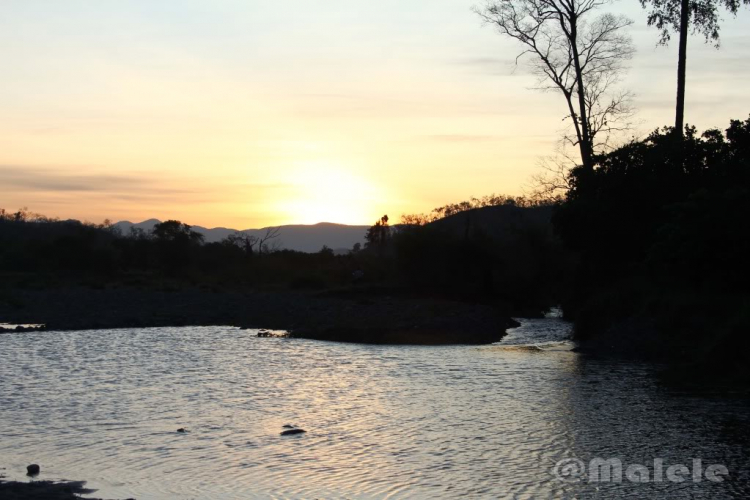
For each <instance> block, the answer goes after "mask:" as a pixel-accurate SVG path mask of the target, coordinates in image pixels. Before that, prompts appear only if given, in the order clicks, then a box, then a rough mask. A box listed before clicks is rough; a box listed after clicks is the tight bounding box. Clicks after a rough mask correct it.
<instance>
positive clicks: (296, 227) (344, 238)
mask: <svg viewBox="0 0 750 500" xmlns="http://www.w3.org/2000/svg"><path fill="white" fill-rule="evenodd" d="M160 222H162V221H160V220H159V219H148V220H145V221H143V222H138V223H133V222H130V221H120V222H117V223H115V224H113V226H114V227H115V228H117V229H119V230H120V231H121V232H122V234H123V235H125V236H126V235H127V234H128V233H129V232H130V230H131V228H136V229H142V230H144V231H146V232H150V231H151V230H152V229H153V228H154V226H156V225H157V224H159V223H160ZM277 227H278V228H279V237H278V239H277V240H276V241H277V244H278V246H279V248H280V249H285V250H295V251H297V252H306V253H313V252H318V251H319V250H320V249H321V248H323V246H326V247H328V248H332V249H334V250H335V251H343V250H349V249H351V248H352V247H353V246H354V245H355V244H356V243H359V244H360V245H362V244H364V242H365V232H366V231H367V228H368V227H369V226H350V225H346V224H335V223H331V222H320V223H318V224H311V225H306V224H290V225H284V226H277ZM191 229H192V230H193V231H195V232H196V233H198V234H201V235H203V238H204V241H205V242H206V243H218V242H220V241H221V240H223V239H224V238H226V237H227V236H230V235H232V234H235V233H237V232H240V233H244V234H247V235H249V236H256V237H260V236H262V235H263V234H264V233H265V232H266V231H267V230H268V229H269V228H267V227H264V228H260V229H242V230H237V229H231V228H226V227H215V228H206V227H202V226H191Z"/></svg>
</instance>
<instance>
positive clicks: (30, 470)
mask: <svg viewBox="0 0 750 500" xmlns="http://www.w3.org/2000/svg"><path fill="white" fill-rule="evenodd" d="M26 474H27V475H29V476H36V475H37V474H39V466H38V465H37V464H31V465H29V466H27V467H26Z"/></svg>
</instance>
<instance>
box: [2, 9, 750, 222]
mask: <svg viewBox="0 0 750 500" xmlns="http://www.w3.org/2000/svg"><path fill="white" fill-rule="evenodd" d="M479 3H480V1H479V0H429V1H426V0H379V1H377V2H374V1H356V0H355V1H352V0H318V1H315V2H313V1H295V0H291V1H286V2H280V1H278V0H218V1H217V0H161V1H154V0H129V1H127V2H124V1H115V0H96V1H92V0H64V1H62V0H46V1H43V0H3V2H2V3H0V62H1V63H2V65H1V66H0V67H1V68H2V69H0V71H2V77H1V78H2V85H0V118H1V120H0V207H4V208H6V209H9V210H12V209H17V208H19V207H23V206H26V207H28V208H29V209H30V210H32V211H34V212H40V213H44V214H46V215H50V216H58V217H61V218H78V219H86V220H89V221H94V222H100V221H102V220H103V219H104V218H110V219H113V220H125V219H127V220H131V221H140V220H143V219H147V218H151V217H156V218H160V219H167V218H176V219H180V220H182V221H185V222H188V223H191V224H200V225H203V226H210V227H213V226H226V227H234V228H240V229H244V228H252V227H262V226H268V225H277V224H288V223H315V222H320V221H329V222H341V223H350V224H368V223H371V222H373V221H374V220H375V219H376V218H378V217H379V216H380V215H383V214H384V213H387V214H389V215H390V216H391V217H392V218H394V219H397V218H398V216H400V215H401V214H403V213H411V212H423V211H429V210H430V209H431V208H433V207H435V206H439V205H442V204H445V203H448V202H454V201H460V200H462V199H465V198H468V197H470V196H472V195H473V196H481V195H485V194H490V193H493V192H494V193H498V194H499V193H503V194H522V193H523V191H524V187H525V186H526V185H527V184H528V180H529V177H530V176H531V175H533V174H534V173H535V172H536V171H537V168H538V167H537V163H538V161H539V159H540V158H541V157H542V156H544V155H549V154H551V153H552V152H553V150H554V147H555V144H556V142H557V140H558V138H559V135H560V131H561V129H562V127H563V123H562V122H561V119H562V117H563V116H564V115H565V110H564V106H563V101H561V99H560V97H559V96H558V95H557V94H552V93H547V94H543V93H539V92H537V91H534V90H531V87H533V86H534V85H535V79H534V77H533V76H531V75H530V74H529V72H528V70H527V67H526V66H525V65H522V66H520V67H519V68H517V69H515V70H514V65H513V60H514V57H515V55H516V54H517V52H518V50H517V46H516V45H515V44H514V43H513V42H511V41H510V40H507V39H504V38H501V37H500V36H499V35H498V34H497V33H496V32H494V31H493V29H492V28H491V27H488V26H485V27H483V26H482V23H481V21H480V19H479V18H478V17H477V16H476V15H475V14H474V13H473V12H472V11H471V7H472V6H473V5H476V4H479ZM610 10H612V11H617V12H624V13H626V14H627V15H628V16H629V17H631V18H632V19H633V20H634V21H635V25H634V26H633V27H632V28H631V29H630V33H631V35H632V36H633V38H634V41H635V43H636V46H637V50H638V52H637V54H636V56H635V57H634V59H633V60H632V62H631V70H630V73H629V76H628V78H627V80H626V81H625V84H624V86H625V87H627V88H630V89H631V90H632V91H633V92H634V93H635V94H636V100H635V105H636V107H637V108H638V110H639V113H638V119H639V126H638V129H637V131H636V133H637V135H639V136H640V135H643V134H645V133H647V132H648V131H649V130H652V129H654V128H655V127H657V126H661V125H666V124H670V123H672V121H673V104H674V92H675V91H674V87H675V72H676V69H675V68H676V50H677V46H676V41H675V42H673V43H672V44H671V45H670V46H669V47H666V48H664V47H658V48H657V47H656V41H657V38H658V34H657V31H656V30H655V29H653V28H649V27H647V26H646V15H645V12H644V11H643V10H642V9H641V8H640V5H639V3H638V2H637V1H635V0H628V1H626V2H619V3H615V4H613V7H612V9H610ZM724 18H725V21H724V23H723V28H722V47H721V49H720V50H718V51H717V50H716V49H714V48H712V47H710V46H707V45H704V43H703V40H702V38H700V37H698V36H694V37H692V38H691V39H690V45H689V56H688V86H687V110H686V117H687V121H688V122H689V123H691V124H695V125H697V126H698V127H699V129H704V128H708V127H714V126H718V127H722V128H725V127H726V125H727V124H728V121H729V119H730V118H743V119H744V118H747V116H748V113H750V92H749V91H748V88H750V83H749V82H750V57H748V56H749V55H750V10H749V9H743V10H742V11H741V12H740V13H739V15H738V17H737V19H736V20H735V19H733V18H732V17H731V16H730V15H728V14H727V15H724Z"/></svg>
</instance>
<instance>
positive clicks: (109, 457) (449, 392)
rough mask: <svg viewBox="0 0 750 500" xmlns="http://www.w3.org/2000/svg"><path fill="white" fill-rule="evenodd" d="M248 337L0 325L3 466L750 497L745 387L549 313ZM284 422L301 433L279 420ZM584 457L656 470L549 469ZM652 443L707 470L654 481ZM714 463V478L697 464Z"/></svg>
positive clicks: (195, 484)
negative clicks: (450, 337)
mask: <svg viewBox="0 0 750 500" xmlns="http://www.w3.org/2000/svg"><path fill="white" fill-rule="evenodd" d="M255 334H256V332H255V331H253V330H239V329H236V328H231V327H203V328H154V329H123V330H110V331H107V330H102V331H78V332H45V333H20V334H7V335H0V475H5V476H6V477H7V478H8V479H21V478H23V475H22V474H23V472H25V467H26V465H27V464H29V463H33V462H35V463H39V464H40V465H41V467H42V474H41V476H40V479H63V478H64V479H72V480H75V479H83V480H87V481H88V482H89V483H88V486H89V487H92V488H97V489H98V492H97V493H96V496H100V497H104V498H127V497H136V498H139V499H141V500H144V499H156V500H167V499H245V498H305V499H307V498H309V499H312V498H425V499H428V498H529V499H531V498H533V499H543V498H550V499H552V498H555V499H558V498H603V499H608V498H612V499H614V498H624V497H632V498H641V499H642V498H655V499H657V498H658V499H662V498H706V499H709V498H710V499H717V498H749V497H750V480H749V479H750V473H749V472H748V469H747V466H748V465H750V461H749V460H748V459H749V458H750V433H749V432H747V431H748V429H749V428H750V427H749V426H748V416H750V412H748V409H750V405H748V403H747V400H746V399H744V398H743V397H740V395H731V394H729V395H727V394H726V393H725V392H721V393H719V392H718V391H717V392H716V393H715V394H712V393H711V392H701V393H694V392H691V391H684V390H682V391H678V390H675V389H671V388H668V387H664V386H663V385H661V384H659V383H658V381H657V377H655V372H656V370H657V369H658V368H657V367H653V366H650V365H646V364H638V363H631V362H613V361H611V360H609V361H605V360H597V359H595V358H591V357H587V356H584V355H581V354H578V353H575V352H571V351H570V348H571V346H572V345H571V344H570V343H569V342H568V341H567V340H566V339H567V338H568V336H569V327H568V325H567V324H566V323H564V322H563V321H561V320H559V319H556V318H545V319H535V320H523V324H522V326H521V327H519V328H517V329H515V330H513V331H511V332H510V334H509V335H508V336H507V337H506V338H505V339H504V340H503V341H502V342H501V343H498V344H495V345H491V346H481V347H476V346H451V347H403V346H401V347H391V346H366V345H349V344H338V343H325V342H315V341H307V340H298V339H278V338H257V337H256V336H255ZM285 424H291V425H295V426H298V427H301V428H303V429H305V430H306V431H307V432H306V433H305V434H301V435H298V436H285V437H282V436H280V432H281V431H282V430H283V429H282V426H283V425H285ZM178 428H185V429H186V430H187V432H186V433H178V432H176V430H177V429H178ZM596 458H603V459H617V460H620V461H621V463H622V464H623V470H626V468H627V467H628V466H629V465H635V464H642V465H643V466H645V467H646V470H647V472H648V473H649V477H648V479H649V481H648V482H641V483H635V482H632V481H630V480H629V479H628V478H627V477H623V478H622V480H621V481H620V482H617V481H596V480H595V479H596V477H593V478H592V477H591V476H588V475H584V476H582V477H580V478H578V480H575V481H574V479H575V478H574V477H573V474H574V473H573V472H572V470H571V469H570V468H569V467H561V468H558V469H557V470H558V472H560V473H561V474H563V475H564V479H566V480H565V481H563V480H560V479H558V478H557V477H556V475H555V473H554V469H555V466H556V464H557V463H558V462H559V461H561V460H568V461H567V462H566V464H567V465H568V466H570V464H571V463H572V462H571V460H573V459H576V460H581V461H582V462H583V464H584V465H585V466H588V465H590V464H589V462H590V461H591V460H592V459H596ZM655 459H661V460H663V468H664V470H666V469H667V467H669V466H672V465H675V466H679V465H680V464H684V465H685V466H686V467H689V468H690V469H697V467H696V464H694V463H693V459H700V460H701V468H700V471H699V472H698V476H696V477H699V478H701V481H697V482H696V481H693V479H692V476H691V475H688V476H685V474H683V473H682V472H680V471H678V472H677V473H676V476H675V475H674V474H673V475H671V476H670V477H671V478H672V479H680V478H682V479H684V480H683V481H682V482H674V481H672V480H670V479H669V478H667V477H662V478H661V479H662V480H661V481H659V482H656V481H654V480H653V479H654V476H656V475H657V473H656V467H655V464H654V460H655ZM575 463H577V462H575ZM575 463H574V465H575ZM710 465H723V466H724V467H726V470H727V472H728V475H722V472H721V470H719V469H714V471H716V470H718V473H717V474H715V475H713V476H712V477H713V478H714V479H723V481H722V482H714V481H709V480H707V479H705V475H704V474H703V472H702V471H705V469H706V468H707V467H708V466H710ZM612 472H613V476H612V478H611V479H616V472H617V469H616V467H614V468H613V469H612ZM680 474H682V475H680ZM689 474H692V470H691V472H689ZM599 479H606V476H604V475H600V476H599Z"/></svg>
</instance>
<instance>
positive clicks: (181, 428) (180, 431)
mask: <svg viewBox="0 0 750 500" xmlns="http://www.w3.org/2000/svg"><path fill="white" fill-rule="evenodd" d="M177 432H179V433H180V434H184V433H186V432H187V431H186V430H185V428H184V427H180V428H179V429H177Z"/></svg>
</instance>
